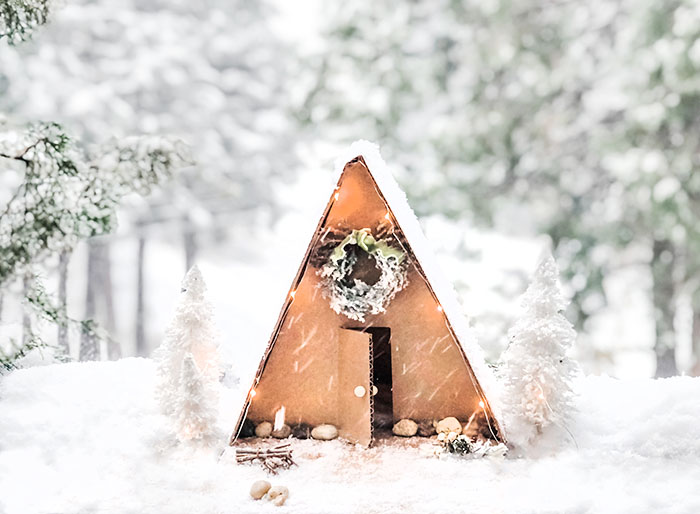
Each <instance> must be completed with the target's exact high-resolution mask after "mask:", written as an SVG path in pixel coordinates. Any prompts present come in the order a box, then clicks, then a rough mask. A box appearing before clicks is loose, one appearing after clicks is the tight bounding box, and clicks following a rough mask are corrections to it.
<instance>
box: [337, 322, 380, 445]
mask: <svg viewBox="0 0 700 514" xmlns="http://www.w3.org/2000/svg"><path fill="white" fill-rule="evenodd" d="M339 337H340V341H339V345H338V379H339V384H338V433H339V435H340V437H343V438H344V439H347V440H348V441H351V442H353V443H358V444H361V445H363V446H369V445H370V444H371V443H372V396H371V394H372V383H371V381H370V369H371V368H370V359H371V355H372V334H370V333H368V332H360V331H358V330H349V329H343V330H341V331H340V336H339Z"/></svg>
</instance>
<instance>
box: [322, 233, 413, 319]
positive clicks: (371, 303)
mask: <svg viewBox="0 0 700 514" xmlns="http://www.w3.org/2000/svg"><path fill="white" fill-rule="evenodd" d="M348 245H356V246H357V248H359V249H361V250H363V251H365V252H367V253H368V254H369V255H371V256H372V257H374V260H375V264H376V266H377V269H379V271H380V272H381V276H380V277H379V280H377V282H376V283H374V284H372V285H369V284H366V283H365V282H363V281H362V280H359V279H356V278H355V279H353V280H352V283H350V281H349V276H350V274H351V273H352V271H353V269H354V267H355V264H356V263H357V254H356V252H348V251H346V247H347V246H348ZM405 257H406V255H405V254H404V252H403V251H401V250H398V249H396V248H393V247H391V246H389V245H388V244H387V243H386V241H383V240H382V241H377V240H376V239H375V238H374V237H373V236H372V234H371V233H370V230H369V229H368V228H363V229H361V230H353V231H352V232H351V233H350V234H349V235H348V236H347V237H346V238H345V239H343V241H342V242H341V243H340V244H339V245H338V246H337V247H335V249H334V250H333V253H332V254H331V256H330V258H329V259H328V261H327V262H326V264H324V265H323V267H321V269H320V270H318V274H319V275H320V276H321V285H322V294H323V296H324V297H326V298H328V299H329V301H330V306H331V308H332V309H333V310H334V311H335V312H337V313H338V314H343V315H344V316H347V317H348V318H350V319H353V320H356V321H361V322H364V321H365V315H367V314H379V313H381V312H385V311H386V306H387V305H388V304H389V302H390V301H391V300H393V298H394V296H395V295H396V293H398V292H399V291H401V290H402V289H403V288H404V287H406V285H407V284H408V280H407V278H406V275H407V266H406V262H405Z"/></svg>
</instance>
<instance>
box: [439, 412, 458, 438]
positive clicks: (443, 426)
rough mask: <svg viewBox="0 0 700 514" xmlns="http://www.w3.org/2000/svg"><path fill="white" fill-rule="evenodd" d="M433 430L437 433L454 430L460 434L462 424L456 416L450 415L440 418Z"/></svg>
mask: <svg viewBox="0 0 700 514" xmlns="http://www.w3.org/2000/svg"><path fill="white" fill-rule="evenodd" d="M435 430H436V431H437V433H438V434H440V433H443V434H449V433H450V432H456V433H458V434H461V433H462V424H461V423H460V422H459V420H458V419H457V418H453V417H452V416H450V417H448V418H445V419H441V420H440V421H439V422H438V424H437V427H435Z"/></svg>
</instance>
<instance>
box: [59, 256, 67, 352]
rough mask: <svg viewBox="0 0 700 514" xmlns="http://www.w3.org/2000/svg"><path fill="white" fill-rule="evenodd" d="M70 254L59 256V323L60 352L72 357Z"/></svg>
mask: <svg viewBox="0 0 700 514" xmlns="http://www.w3.org/2000/svg"><path fill="white" fill-rule="evenodd" d="M69 261H70V252H69V251H68V250H63V251H62V252H61V253H60V254H59V256H58V308H59V309H60V310H61V314H62V316H61V317H62V319H60V320H59V321H58V351H59V353H60V354H61V355H63V356H66V357H68V356H69V355H70V341H69V340H68V323H67V319H66V318H67V317H68V306H67V305H68V262H69Z"/></svg>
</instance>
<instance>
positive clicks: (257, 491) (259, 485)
mask: <svg viewBox="0 0 700 514" xmlns="http://www.w3.org/2000/svg"><path fill="white" fill-rule="evenodd" d="M269 490H270V482H268V481H267V480H258V481H257V482H253V485H251V486H250V495H251V496H252V497H253V499H254V500H259V499H260V498H262V497H263V496H265V493H267V492H268V491H269Z"/></svg>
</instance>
